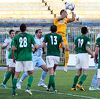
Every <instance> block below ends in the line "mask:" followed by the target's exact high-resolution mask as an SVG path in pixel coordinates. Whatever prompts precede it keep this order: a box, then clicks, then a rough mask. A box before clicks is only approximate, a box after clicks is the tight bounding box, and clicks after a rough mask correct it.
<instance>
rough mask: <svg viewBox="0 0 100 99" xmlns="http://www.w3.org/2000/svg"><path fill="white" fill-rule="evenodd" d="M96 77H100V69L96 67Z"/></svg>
mask: <svg viewBox="0 0 100 99" xmlns="http://www.w3.org/2000/svg"><path fill="white" fill-rule="evenodd" d="M97 78H100V69H97Z"/></svg>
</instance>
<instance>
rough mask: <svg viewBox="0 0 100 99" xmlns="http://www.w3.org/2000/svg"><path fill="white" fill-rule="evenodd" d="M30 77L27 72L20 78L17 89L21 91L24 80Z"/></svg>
mask: <svg viewBox="0 0 100 99" xmlns="http://www.w3.org/2000/svg"><path fill="white" fill-rule="evenodd" d="M26 77H28V73H27V72H24V73H23V74H22V76H21V78H20V80H19V81H18V83H17V85H16V86H17V89H21V85H22V82H23V81H24V79H25V78H26Z"/></svg>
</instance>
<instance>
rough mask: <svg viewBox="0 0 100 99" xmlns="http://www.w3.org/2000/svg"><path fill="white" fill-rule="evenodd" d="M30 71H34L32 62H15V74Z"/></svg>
mask: <svg viewBox="0 0 100 99" xmlns="http://www.w3.org/2000/svg"><path fill="white" fill-rule="evenodd" d="M32 70H34V68H33V62H32V61H16V65H15V71H16V72H21V71H32Z"/></svg>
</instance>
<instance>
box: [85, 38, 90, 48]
mask: <svg viewBox="0 0 100 99" xmlns="http://www.w3.org/2000/svg"><path fill="white" fill-rule="evenodd" d="M86 46H88V47H90V39H89V38H88V40H87V44H86Z"/></svg>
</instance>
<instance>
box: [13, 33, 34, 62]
mask: <svg viewBox="0 0 100 99" xmlns="http://www.w3.org/2000/svg"><path fill="white" fill-rule="evenodd" d="M32 44H35V41H34V38H33V36H32V35H30V34H27V33H20V34H18V35H16V36H15V37H14V39H13V44H12V45H13V46H15V47H16V48H17V50H16V51H15V54H16V60H17V61H31V60H32Z"/></svg>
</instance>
